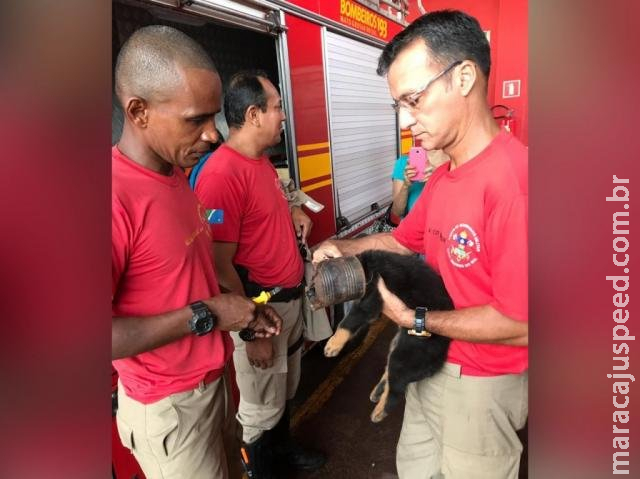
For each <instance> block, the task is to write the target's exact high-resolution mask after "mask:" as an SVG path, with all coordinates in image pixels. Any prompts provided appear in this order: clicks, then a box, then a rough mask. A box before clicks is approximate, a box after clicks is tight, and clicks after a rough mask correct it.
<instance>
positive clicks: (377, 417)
mask: <svg viewBox="0 0 640 479" xmlns="http://www.w3.org/2000/svg"><path fill="white" fill-rule="evenodd" d="M384 405H385V403H384V401H380V402H378V404H376V407H375V408H374V409H373V412H372V413H371V422H380V421H382V420H383V419H384V418H385V417H387V412H386V411H385V410H384Z"/></svg>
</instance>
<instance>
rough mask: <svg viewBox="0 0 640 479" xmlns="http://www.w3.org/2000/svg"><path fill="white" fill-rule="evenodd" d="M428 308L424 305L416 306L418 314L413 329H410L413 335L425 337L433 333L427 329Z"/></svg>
mask: <svg viewBox="0 0 640 479" xmlns="http://www.w3.org/2000/svg"><path fill="white" fill-rule="evenodd" d="M427 311H428V310H427V308H425V307H423V306H418V307H417V308H416V316H415V320H414V323H413V329H410V330H409V331H408V333H409V334H410V335H412V336H424V337H427V338H428V337H429V336H431V333H430V332H429V331H427V330H426V328H425V325H426V322H427V320H426V316H427Z"/></svg>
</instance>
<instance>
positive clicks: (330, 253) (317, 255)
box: [312, 240, 342, 264]
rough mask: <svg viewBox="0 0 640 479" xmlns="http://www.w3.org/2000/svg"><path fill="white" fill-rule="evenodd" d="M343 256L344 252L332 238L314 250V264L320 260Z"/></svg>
mask: <svg viewBox="0 0 640 479" xmlns="http://www.w3.org/2000/svg"><path fill="white" fill-rule="evenodd" d="M341 256H342V252H341V251H340V249H339V248H338V247H337V246H336V244H335V243H333V242H332V241H331V240H327V241H324V242H322V243H321V244H320V245H318V246H317V247H316V248H315V249H314V250H313V260H312V262H313V264H317V263H319V262H320V261H324V260H325V259H329V258H339V257H341Z"/></svg>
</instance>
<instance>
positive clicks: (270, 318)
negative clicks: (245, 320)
mask: <svg viewBox="0 0 640 479" xmlns="http://www.w3.org/2000/svg"><path fill="white" fill-rule="evenodd" d="M248 327H249V329H252V330H253V331H254V332H255V335H256V338H270V337H271V336H277V335H278V334H280V331H281V330H282V318H281V317H280V316H278V313H276V310H275V309H273V308H272V307H271V306H264V305H260V306H256V311H255V319H254V320H253V321H251V322H250V323H249V326H248Z"/></svg>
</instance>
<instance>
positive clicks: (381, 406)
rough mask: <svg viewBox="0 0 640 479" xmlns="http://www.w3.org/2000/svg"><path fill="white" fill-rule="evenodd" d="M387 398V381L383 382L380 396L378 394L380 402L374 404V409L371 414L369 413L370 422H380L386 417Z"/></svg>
mask: <svg viewBox="0 0 640 479" xmlns="http://www.w3.org/2000/svg"><path fill="white" fill-rule="evenodd" d="M388 397H389V380H388V379H387V381H385V383H384V387H383V389H382V394H380V400H379V401H378V403H377V404H376V407H375V408H373V412H372V413H371V421H372V422H380V421H382V420H383V419H384V418H385V417H387V408H386V405H387V398H388Z"/></svg>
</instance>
